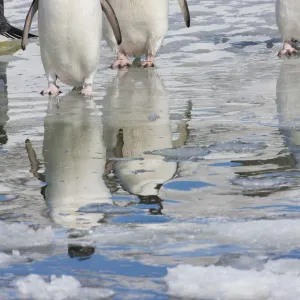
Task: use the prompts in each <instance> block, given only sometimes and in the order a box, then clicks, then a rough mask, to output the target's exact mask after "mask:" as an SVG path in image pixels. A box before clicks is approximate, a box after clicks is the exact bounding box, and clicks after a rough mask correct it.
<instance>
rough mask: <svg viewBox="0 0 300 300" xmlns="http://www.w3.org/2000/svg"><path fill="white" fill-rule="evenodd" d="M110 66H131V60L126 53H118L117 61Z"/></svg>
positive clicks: (122, 67)
mask: <svg viewBox="0 0 300 300" xmlns="http://www.w3.org/2000/svg"><path fill="white" fill-rule="evenodd" d="M110 67H111V69H115V68H119V69H126V68H127V67H131V62H130V60H129V59H128V57H127V56H126V55H124V54H123V53H118V57H117V59H116V61H114V62H113V63H112V65H111V66H110Z"/></svg>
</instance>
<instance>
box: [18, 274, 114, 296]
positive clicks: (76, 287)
mask: <svg viewBox="0 0 300 300" xmlns="http://www.w3.org/2000/svg"><path fill="white" fill-rule="evenodd" d="M15 285H16V287H17V290H18V293H19V296H20V297H21V299H34V300H65V299H68V300H69V299H74V300H75V299H85V300H93V299H105V298H109V297H111V296H112V295H113V294H114V292H113V291H111V290H108V289H103V288H85V287H82V285H81V284H80V282H79V281H78V280H77V279H76V278H74V277H72V276H66V275H62V277H61V278H57V277H56V276H55V275H52V276H51V278H50V282H46V281H45V280H44V279H43V278H42V277H41V276H39V275H35V274H31V275H29V276H27V277H25V278H22V279H18V280H17V281H16V283H15Z"/></svg>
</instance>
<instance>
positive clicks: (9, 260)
mask: <svg viewBox="0 0 300 300" xmlns="http://www.w3.org/2000/svg"><path fill="white" fill-rule="evenodd" d="M27 261H28V258H27V257H26V256H22V255H21V254H20V252H19V251H18V250H13V251H12V253H11V254H7V253H3V252H0V267H4V266H7V265H11V264H14V263H23V262H27Z"/></svg>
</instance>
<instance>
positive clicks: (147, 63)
mask: <svg viewBox="0 0 300 300" xmlns="http://www.w3.org/2000/svg"><path fill="white" fill-rule="evenodd" d="M142 67H143V68H148V67H154V57H153V56H147V59H146V60H145V61H144V62H143V64H142Z"/></svg>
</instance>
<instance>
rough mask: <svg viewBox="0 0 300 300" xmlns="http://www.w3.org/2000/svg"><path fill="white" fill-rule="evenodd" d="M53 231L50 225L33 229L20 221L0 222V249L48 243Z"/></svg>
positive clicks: (50, 241)
mask: <svg viewBox="0 0 300 300" xmlns="http://www.w3.org/2000/svg"><path fill="white" fill-rule="evenodd" d="M53 238H54V232H53V230H52V228H51V227H50V226H48V227H46V228H39V229H37V230H34V229H33V228H30V227H28V226H27V225H26V224H22V223H12V224H8V223H4V222H0V249H2V250H6V249H23V248H29V247H36V246H45V245H50V244H51V243H52V242H53Z"/></svg>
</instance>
